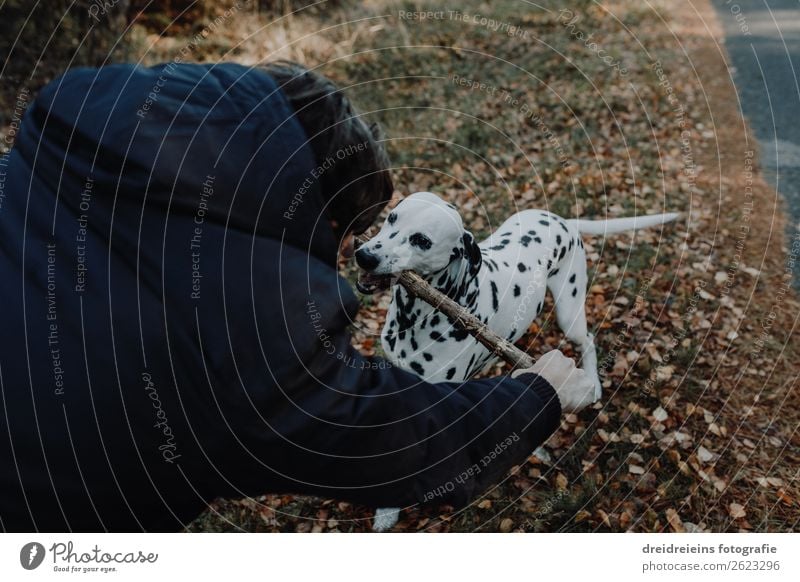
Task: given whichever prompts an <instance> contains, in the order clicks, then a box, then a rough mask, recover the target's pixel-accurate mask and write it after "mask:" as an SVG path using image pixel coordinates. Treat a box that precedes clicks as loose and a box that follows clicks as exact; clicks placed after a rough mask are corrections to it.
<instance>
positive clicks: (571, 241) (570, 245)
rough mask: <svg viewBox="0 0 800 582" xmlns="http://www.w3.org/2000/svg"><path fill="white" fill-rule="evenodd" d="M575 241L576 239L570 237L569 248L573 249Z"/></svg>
mask: <svg viewBox="0 0 800 582" xmlns="http://www.w3.org/2000/svg"><path fill="white" fill-rule="evenodd" d="M574 243H575V241H574V240H572V239H569V250H572V245H573V244H574Z"/></svg>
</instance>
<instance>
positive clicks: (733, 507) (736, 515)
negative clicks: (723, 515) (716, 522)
mask: <svg viewBox="0 0 800 582" xmlns="http://www.w3.org/2000/svg"><path fill="white" fill-rule="evenodd" d="M728 513H729V514H730V516H731V517H732V518H733V519H741V518H743V517H744V516H745V515H747V512H746V511H745V510H744V506H743V505H740V504H738V503H731V504H730V505H728Z"/></svg>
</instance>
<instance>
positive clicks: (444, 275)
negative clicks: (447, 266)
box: [436, 271, 447, 287]
mask: <svg viewBox="0 0 800 582" xmlns="http://www.w3.org/2000/svg"><path fill="white" fill-rule="evenodd" d="M446 282H447V271H445V272H444V273H442V276H441V277H439V280H438V281H436V284H437V285H438V286H439V287H441V286H443V285H444V284H445V283H446Z"/></svg>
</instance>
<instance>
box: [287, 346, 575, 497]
mask: <svg viewBox="0 0 800 582" xmlns="http://www.w3.org/2000/svg"><path fill="white" fill-rule="evenodd" d="M346 337H347V336H346V334H343V335H342V337H341V338H340V339H341V340H344V339H346ZM337 344H338V349H337V351H336V354H337V355H332V354H329V353H327V351H325V350H323V351H322V352H320V353H318V355H317V357H316V358H315V359H314V361H313V362H310V363H309V366H308V369H309V370H310V371H311V373H310V374H309V377H308V378H307V380H308V381H309V382H311V383H314V384H316V386H315V387H314V388H310V389H308V390H303V391H302V393H303V394H304V395H305V398H301V399H299V400H298V401H297V405H298V406H299V407H300V408H302V409H303V410H304V411H305V412H306V413H307V414H308V415H309V416H310V417H311V416H313V417H315V421H313V422H311V421H309V422H307V423H305V427H304V430H305V431H307V434H306V435H304V436H302V437H301V439H302V440H303V441H304V442H306V443H307V444H308V445H309V446H308V448H309V449H313V450H315V451H320V450H324V453H325V456H318V455H309V454H307V455H304V459H305V460H304V461H300V462H301V463H306V465H305V466H306V468H307V469H310V470H308V471H303V472H304V473H305V474H306V480H308V481H313V482H316V483H319V484H329V485H331V486H333V487H335V488H336V489H334V490H330V489H329V488H328V487H325V486H323V487H319V488H316V487H310V488H309V487H305V486H304V487H303V489H304V490H305V491H306V492H311V493H318V494H323V493H325V494H331V493H332V494H334V495H335V496H337V497H343V498H348V499H351V500H354V501H357V502H360V503H364V504H372V505H375V506H385V505H390V506H408V505H413V504H415V503H427V502H431V503H448V504H452V505H454V506H463V505H466V504H467V503H469V502H470V501H471V499H472V498H474V497H475V496H476V495H478V494H480V493H481V492H483V491H484V490H486V489H487V488H488V487H490V486H491V485H493V484H495V483H497V482H499V481H500V480H502V479H503V477H504V476H505V475H506V474H507V472H508V470H509V469H510V468H511V467H512V466H514V465H518V464H521V463H524V462H525V460H526V459H527V457H528V456H529V455H530V454H531V453H532V452H533V450H534V449H535V448H536V447H538V446H539V445H540V444H542V443H543V442H544V441H545V440H546V439H547V438H548V437H549V436H550V435H551V434H552V433H553V432H554V431H555V429H556V428H557V427H558V425H559V421H560V416H561V405H560V403H559V400H558V397H557V396H556V392H555V390H554V389H553V387H552V386H551V385H550V384H549V383H548V382H547V381H546V380H544V379H543V378H542V377H540V376H537V375H536V374H534V373H525V374H522V375H520V376H518V377H517V378H513V379H512V378H511V377H508V376H500V377H495V378H489V379H482V380H471V381H468V382H465V383H439V384H431V383H427V382H424V381H422V380H420V379H419V378H418V377H417V376H415V375H414V374H411V373H410V372H407V371H405V370H402V369H400V368H397V367H393V366H391V365H390V364H389V363H388V362H387V361H385V360H383V359H380V358H366V357H363V356H362V355H360V354H359V353H358V352H357V351H356V350H355V349H353V348H351V347H350V346H349V342H348V345H344V344H343V343H342V341H337ZM317 420H321V421H322V423H323V424H322V425H321V424H320V422H318V421H317ZM344 427H347V428H344ZM298 436H299V435H298Z"/></svg>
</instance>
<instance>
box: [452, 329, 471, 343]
mask: <svg viewBox="0 0 800 582" xmlns="http://www.w3.org/2000/svg"><path fill="white" fill-rule="evenodd" d="M448 335H449V336H450V337H451V338H453V339H454V340H456V341H457V342H463V341H464V340H465V339H467V338H468V337H469V333H467V332H466V331H465V330H463V329H461V328H459V327H454V328H453V329H451V330H450V333H449V334H448Z"/></svg>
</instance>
